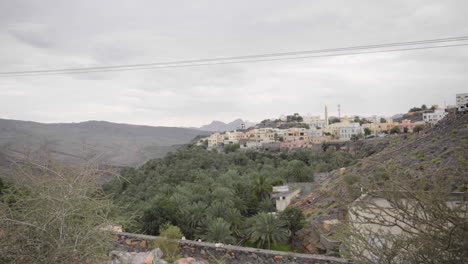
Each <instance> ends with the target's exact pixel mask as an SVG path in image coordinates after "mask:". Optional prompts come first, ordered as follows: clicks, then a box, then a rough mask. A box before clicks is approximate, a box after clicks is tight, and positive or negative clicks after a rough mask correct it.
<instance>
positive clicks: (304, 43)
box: [0, 0, 468, 126]
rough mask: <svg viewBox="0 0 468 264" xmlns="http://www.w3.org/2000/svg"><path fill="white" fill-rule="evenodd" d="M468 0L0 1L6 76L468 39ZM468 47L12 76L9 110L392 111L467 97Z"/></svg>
mask: <svg viewBox="0 0 468 264" xmlns="http://www.w3.org/2000/svg"><path fill="white" fill-rule="evenodd" d="M467 10H468V1H466V0H460V1H451V0H444V1H440V0H434V1H429V0H421V1H408V0H402V1H396V0H392V1H375V0H369V1H330V0H326V1H311V0H306V1H297V0H295V1H272V0H267V1H251V0H249V1H239V0H236V1H220V0H212V1H200V0H197V1H195V0H194V1H174V0H171V1H130V0H129V1H116V0H106V1H103V0H100V1H95V0H90V1H84V0H80V1H78V0H76V1H62V0H57V1H48V0H41V1H34V0H31V1H21V0H14V1H0V72H6V71H23V70H36V69H55V68H74V67H86V66H97V65H99V66H102V65H119V64H133V63H151V62H160V61H173V60H185V59H199V58H213V57H224V56H237V55H250V54H261V53H273V52H287V51H300V50H311V49H324V48H335V47H346V46H355V45H367V44H378V43H390V42H402V41H413V40H423V39H434V38H446V37H456V36H468V20H467V17H466V15H467V13H466V11H467ZM467 73H468V46H466V47H455V48H446V49H437V50H422V51H412V52H398V53H381V54H370V55H355V56H346V57H333V58H319V59H317V58H316V59H303V60H292V61H275V62H257V63H246V64H231V65H218V66H203V67H194V68H175V69H174V68H173V69H156V70H143V71H131V72H113V73H112V72H110V73H92V74H79V75H77V74H75V75H51V76H29V77H0V118H10V119H19V120H32V121H38V122H46V123H52V122H80V121H86V120H107V121H112V122H120V123H130V124H146V125H161V126H200V125H203V124H206V123H209V122H211V121H212V120H221V121H225V122H227V121H232V120H233V119H235V118H243V119H247V120H251V121H260V120H262V119H264V118H269V117H277V116H279V115H280V114H287V113H294V112H299V113H301V114H305V113H309V112H310V113H312V114H322V116H323V113H322V112H323V108H324V105H328V108H329V112H331V114H332V115H333V114H336V112H337V110H336V108H337V107H336V106H337V104H341V107H342V113H343V114H347V115H354V114H359V115H372V114H378V115H393V114H396V113H402V112H405V111H407V110H408V109H409V108H410V107H412V106H415V105H421V104H423V103H426V104H428V105H432V104H439V105H442V106H443V105H444V102H446V103H447V104H454V103H455V94H456V93H462V92H468V85H467V84H468V74H467Z"/></svg>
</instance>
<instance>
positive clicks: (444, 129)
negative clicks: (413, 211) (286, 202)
mask: <svg viewBox="0 0 468 264" xmlns="http://www.w3.org/2000/svg"><path fill="white" fill-rule="evenodd" d="M388 140H389V141H388V142H387V143H386V146H385V147H384V148H383V149H382V148H377V149H374V150H375V153H374V154H373V155H370V156H368V157H365V158H363V159H361V160H360V161H359V162H358V163H357V164H356V165H354V166H351V167H348V168H343V169H340V170H336V171H334V172H332V173H330V174H329V177H327V178H325V179H324V180H323V181H322V182H320V183H319V184H318V187H317V188H316V189H315V190H314V191H313V192H312V193H311V194H309V196H308V197H306V198H304V199H302V200H299V201H296V203H295V206H298V207H299V208H301V209H302V210H303V212H304V213H305V215H306V216H307V220H308V223H309V225H308V227H306V228H305V229H303V230H301V231H299V232H298V233H297V235H296V237H295V239H294V246H295V247H296V248H298V249H299V250H301V251H303V252H307V253H316V254H317V253H322V254H325V253H327V254H336V253H333V252H336V251H337V250H338V247H339V242H338V241H334V240H333V238H331V237H333V234H334V231H335V230H333V226H334V224H336V223H340V222H343V221H344V220H345V218H346V211H347V210H346V208H347V206H348V205H349V203H350V202H352V201H353V200H354V199H355V198H357V197H358V196H359V195H360V194H361V191H362V190H361V187H362V186H363V185H365V183H366V182H367V181H369V179H370V178H375V177H391V176H392V175H385V173H386V172H387V171H386V169H387V168H389V167H392V166H398V168H400V169H401V170H403V171H404V173H406V175H410V176H411V177H413V178H414V179H424V180H425V181H427V183H428V186H430V184H431V182H432V181H433V180H434V178H435V176H436V175H439V176H440V175H446V176H447V178H450V179H453V180H451V181H448V183H447V186H446V188H447V189H448V191H465V192H466V191H467V186H468V174H467V167H468V162H467V161H468V152H467V151H466V149H468V115H461V116H457V117H455V116H450V117H447V118H446V119H444V120H442V121H440V122H439V123H438V124H437V125H436V126H434V127H432V128H429V129H426V130H424V131H422V132H420V133H419V134H414V135H411V134H405V135H399V136H394V137H389V138H388ZM364 145H365V143H364ZM382 146H383V145H381V146H380V147H382ZM379 149H381V151H378V150H379ZM374 150H373V151H374ZM390 180H391V179H390Z"/></svg>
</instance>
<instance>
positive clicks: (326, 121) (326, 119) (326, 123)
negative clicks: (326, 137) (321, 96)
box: [325, 105, 329, 126]
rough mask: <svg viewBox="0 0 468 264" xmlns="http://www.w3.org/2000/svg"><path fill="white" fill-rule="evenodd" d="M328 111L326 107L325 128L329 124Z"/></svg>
mask: <svg viewBox="0 0 468 264" xmlns="http://www.w3.org/2000/svg"><path fill="white" fill-rule="evenodd" d="M328 122H329V121H328V109H327V106H326V105H325V126H328V125H329V123H328Z"/></svg>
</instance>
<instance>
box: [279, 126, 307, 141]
mask: <svg viewBox="0 0 468 264" xmlns="http://www.w3.org/2000/svg"><path fill="white" fill-rule="evenodd" d="M283 137H284V141H286V142H291V141H299V140H308V139H309V133H308V130H307V129H305V128H297V127H293V128H290V129H288V130H287V131H286V133H285V134H284V136H283Z"/></svg>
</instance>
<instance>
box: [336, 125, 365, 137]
mask: <svg viewBox="0 0 468 264" xmlns="http://www.w3.org/2000/svg"><path fill="white" fill-rule="evenodd" d="M358 135H364V129H363V128H362V127H361V125H359V123H349V124H348V125H346V126H342V127H340V132H339V137H340V139H343V140H350V139H351V138H352V137H353V136H358Z"/></svg>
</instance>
